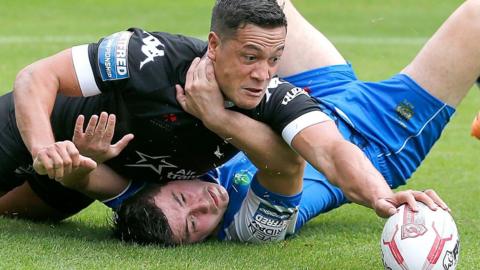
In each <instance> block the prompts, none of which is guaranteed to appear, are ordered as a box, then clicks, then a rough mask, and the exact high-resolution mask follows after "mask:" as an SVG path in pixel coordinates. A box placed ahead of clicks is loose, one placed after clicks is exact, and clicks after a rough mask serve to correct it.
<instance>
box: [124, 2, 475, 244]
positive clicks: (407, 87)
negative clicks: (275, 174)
mask: <svg viewBox="0 0 480 270" xmlns="http://www.w3.org/2000/svg"><path fill="white" fill-rule="evenodd" d="M479 7H480V1H477V0H470V1H466V2H465V3H463V4H462V5H461V6H460V7H459V8H458V9H457V10H456V11H455V12H454V13H453V14H452V15H451V16H450V18H449V19H448V20H447V21H446V22H445V23H444V24H443V25H442V26H441V28H440V29H439V30H438V31H437V32H436V33H435V34H434V36H433V37H432V38H431V39H430V40H429V41H428V42H427V44H426V45H425V46H424V48H423V49H422V50H421V51H420V53H419V54H418V55H417V56H416V57H415V59H414V60H413V61H412V62H411V63H410V64H409V65H408V66H407V67H406V68H405V69H403V70H402V71H401V72H400V73H399V74H397V75H395V76H393V77H392V78H390V79H387V80H384V81H380V82H363V81H360V80H358V79H357V78H356V76H355V74H354V72H353V70H352V68H351V66H350V65H349V64H347V62H346V61H345V60H344V59H343V57H342V56H341V55H340V54H339V53H338V51H337V50H336V49H335V48H334V47H333V46H332V45H331V43H330V42H328V40H326V39H325V37H324V36H323V35H322V34H321V33H319V32H318V31H316V30H315V29H314V28H313V27H312V26H311V25H310V24H308V22H306V21H305V20H304V19H303V18H302V17H301V16H300V15H299V14H298V13H297V11H296V10H295V9H294V8H293V7H292V6H291V3H290V2H289V1H286V3H285V12H286V14H287V17H288V20H289V31H288V33H289V34H288V38H287V47H286V48H287V49H286V50H285V53H284V55H283V58H282V61H283V62H282V64H281V66H280V69H279V73H280V75H282V76H285V78H286V80H288V81H290V82H291V83H293V84H295V85H297V86H300V87H304V88H305V89H307V90H308V91H309V92H310V95H312V96H314V97H316V98H317V100H318V101H319V103H320V106H321V107H322V108H323V112H325V113H327V114H328V115H329V116H330V117H331V119H332V120H334V121H335V123H336V125H337V127H338V128H339V130H340V131H341V133H342V135H343V136H344V137H345V138H346V139H348V140H350V141H351V142H352V143H353V144H356V145H357V146H358V147H359V148H360V149H362V151H363V152H364V153H365V155H366V157H367V158H368V159H369V160H370V161H371V162H372V164H374V165H375V167H376V168H377V169H378V170H379V171H380V172H381V174H382V175H383V177H384V178H385V181H386V183H387V184H388V185H389V186H390V187H391V188H395V187H397V186H399V185H403V184H405V183H406V181H407V180H408V179H409V178H410V176H411V174H412V173H413V172H414V171H415V170H416V169H417V168H418V166H419V165H420V163H421V162H422V160H423V159H424V158H425V156H426V155H427V154H428V152H429V150H430V149H431V147H432V146H433V144H434V143H435V142H436V141H437V140H438V138H439V137H440V135H441V131H442V130H443V129H444V127H445V125H446V124H447V123H448V121H449V120H450V118H451V116H452V115H453V113H454V111H455V109H454V108H455V107H456V106H457V105H458V104H459V102H460V101H461V100H462V99H463V98H464V97H465V95H466V93H467V92H468V90H469V89H470V88H471V86H472V85H473V84H474V82H475V80H476V78H477V77H478V74H480V61H478V59H480V51H479V50H478V48H477V45H476V44H477V42H476V41H477V40H479V39H480V31H479V29H478V28H476V26H475V25H476V24H474V23H472V22H478V21H480V14H479V13H478V12H476V11H477V10H478V9H479ZM439 55H440V56H441V57H439ZM305 70H307V71H305ZM192 89H193V90H195V91H194V93H191V94H190V97H191V98H192V97H198V96H201V91H197V90H198V89H195V87H192ZM192 89H190V91H192ZM187 91H189V89H187ZM206 92H208V91H206ZM187 99H188V97H187ZM190 104H196V106H198V105H200V106H198V107H200V108H201V109H196V108H194V109H189V108H185V109H186V110H187V111H189V112H191V113H193V114H194V115H196V116H197V117H199V118H200V119H202V120H204V121H206V120H205V118H204V117H203V114H207V115H208V113H205V111H207V112H208V111H209V110H212V104H209V105H210V106H207V104H203V106H201V104H202V102H201V99H200V102H191V103H190ZM184 105H186V106H187V107H188V106H189V104H188V103H184ZM202 110H205V111H202ZM217 112H218V111H217ZM207 121H208V118H207ZM297 136H300V135H297ZM317 138H318V140H320V136H318V137H317ZM297 139H300V140H305V141H307V142H310V143H311V144H314V143H316V142H315V137H313V136H312V137H310V136H308V135H307V136H306V137H304V138H294V139H293V142H292V146H293V147H294V148H296V149H297V150H298V147H295V146H296V143H298V141H297V142H296V141H295V140H297ZM305 141H304V142H305ZM306 145H309V144H306ZM310 146H311V145H310ZM332 147H335V145H333V146H332ZM303 156H304V157H305V158H306V159H307V160H309V161H311V160H314V159H311V158H309V156H308V155H303ZM320 158H321V157H320ZM325 164H331V163H328V162H325ZM235 174H236V173H235V170H234V171H233V173H232V174H231V176H232V175H235ZM306 176H307V177H308V173H307V174H306ZM316 178H321V177H320V176H318V177H316ZM327 178H329V179H330V180H332V182H333V183H335V184H338V182H336V181H335V180H336V177H335V175H334V176H333V177H331V176H330V175H327ZM231 179H235V177H231ZM231 181H234V180H231ZM253 181H255V180H253ZM234 182H235V181H234ZM240 182H241V181H240ZM314 183H319V182H314ZM312 185H313V184H312ZM340 186H342V185H341V184H340ZM325 187H326V186H325ZM251 188H252V190H253V191H252V193H255V194H254V195H253V197H254V198H256V199H249V198H248V197H245V198H247V199H245V200H246V201H244V202H243V203H242V206H241V207H240V208H236V209H235V207H234V209H235V210H233V212H232V213H230V215H229V212H228V211H229V210H228V208H227V210H226V211H227V212H226V213H227V214H226V216H225V217H226V219H224V221H223V222H225V220H227V224H223V225H221V227H220V228H221V230H220V231H219V232H218V233H219V235H220V237H225V238H227V239H236V240H241V241H252V242H256V241H259V240H262V239H268V237H270V236H272V235H266V234H265V233H264V232H266V231H269V232H271V233H278V235H280V233H279V231H278V230H275V229H278V228H273V226H277V225H279V224H281V225H282V226H284V227H282V228H283V229H285V231H284V233H285V232H286V231H288V229H287V228H292V227H293V228H295V227H296V228H297V229H298V227H299V226H294V224H297V225H300V224H301V219H297V222H298V223H295V222H290V223H288V226H287V223H283V222H281V221H282V219H281V218H283V217H285V216H288V215H284V214H283V213H284V212H282V210H280V211H279V212H275V211H273V210H272V209H285V208H288V207H286V206H285V205H282V203H281V202H283V199H280V197H278V196H273V195H272V194H271V193H270V192H271V190H270V191H269V190H265V189H264V187H262V186H259V185H258V184H255V182H252V184H251ZM306 190H308V187H306V189H305V190H304V192H305V191H306ZM326 190H329V189H326ZM408 192H411V193H413V194H417V196H418V197H416V198H417V199H421V198H422V197H423V195H419V194H418V193H420V192H418V191H407V193H408ZM173 193H175V192H173ZM427 193H429V194H428V195H429V196H430V197H431V198H436V199H435V200H436V201H437V202H438V200H437V199H438V197H437V196H436V195H435V194H434V193H433V192H432V191H427ZM265 194H266V196H265V197H262V195H265ZM318 194H320V193H316V194H315V195H314V196H312V195H311V197H309V196H308V195H307V194H306V193H304V194H303V196H304V198H305V200H312V201H315V200H317V199H318V200H319V199H320V198H321V196H318ZM321 194H325V195H326V196H327V198H328V199H327V201H328V202H329V203H331V204H330V207H335V206H338V204H341V203H343V202H344V201H345V200H343V201H342V199H339V200H337V199H338V198H342V197H338V196H336V195H330V196H329V195H328V194H336V193H335V192H333V193H332V192H328V191H327V192H323V193H321ZM345 194H347V197H348V193H345ZM290 195H291V194H290ZM350 196H351V194H350ZM421 196H422V197H421ZM259 198H260V199H259ZM272 198H273V199H272ZM410 198H412V197H410ZM173 199H175V198H173ZM180 199H181V198H179V203H181V204H182V205H186V203H185V202H184V201H181V200H180ZM290 199H292V197H291V196H290V197H289V198H287V199H285V201H287V202H292V201H294V200H295V199H292V200H291V201H290ZM336 200H337V201H336ZM252 201H255V203H251V202H252ZM265 201H267V202H265ZM234 203H235V204H240V203H239V202H237V201H235V202H234ZM272 204H273V205H275V204H277V206H278V207H277V208H275V207H272ZM440 204H441V203H440ZM252 205H254V207H253V208H251V206H252ZM306 205H307V204H306ZM325 205H329V204H328V203H327V204H325ZM127 206H128V203H126V204H124V205H123V207H127ZM289 206H290V207H291V206H292V204H290V205H289ZM442 206H443V207H444V205H442ZM242 207H245V208H242ZM299 208H300V209H302V202H300V203H299ZM265 209H268V210H265ZM313 209H315V208H313ZM318 209H320V210H318ZM318 209H317V210H314V211H312V212H313V213H316V214H318V213H319V212H321V211H323V210H326V209H329V207H328V206H327V207H325V208H323V209H322V207H319V208H318ZM249 210H250V212H249ZM163 211H164V213H165V211H166V210H165V209H163ZM167 211H168V210H167ZM315 211H318V212H315ZM293 212H294V211H290V212H289V213H290V214H291V213H293ZM312 216H313V215H312ZM257 217H258V220H257V219H256V218H257ZM310 217H311V216H310ZM124 218H125V221H126V220H129V219H128V218H129V216H128V215H126V216H125V217H124ZM235 218H239V219H240V220H241V221H240V222H239V223H237V221H236V220H235ZM167 219H168V218H167ZM180 220H181V221H183V220H184V219H180ZM185 220H186V221H189V220H190V219H189V217H188V216H187V217H185ZM298 220H300V221H298ZM260 221H261V222H260ZM228 222H232V223H228ZM253 223H255V225H252V224H253ZM186 225H188V223H187V222H186ZM189 226H191V225H189ZM262 226H263V227H262ZM279 226H280V225H279ZM184 227H185V226H183V227H182V228H184ZM280 227H281V226H280ZM125 228H128V224H126V226H125ZM242 228H243V229H242ZM172 229H174V228H172ZM175 230H176V229H175ZM125 232H127V231H125V230H124V231H123V235H122V236H127V238H130V239H134V240H135V237H131V236H128V234H126V233H125ZM174 232H179V231H174ZM182 232H183V231H180V233H182ZM138 235H139V236H142V237H143V236H147V235H146V234H143V235H142V234H141V233H140V234H138ZM174 235H175V233H174ZM257 236H259V237H257ZM140 238H141V237H140ZM141 239H143V238H141ZM141 239H140V240H141ZM272 239H275V237H272V238H270V239H269V240H272ZM137 240H139V239H137Z"/></svg>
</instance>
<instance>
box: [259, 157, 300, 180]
mask: <svg viewBox="0 0 480 270" xmlns="http://www.w3.org/2000/svg"><path fill="white" fill-rule="evenodd" d="M305 165H306V162H305V160H304V159H303V158H302V157H300V156H298V155H295V156H294V157H291V158H289V159H288V160H287V161H285V162H283V164H281V166H280V167H270V168H269V167H268V165H267V166H266V168H265V169H264V170H263V171H264V172H267V173H268V174H271V175H279V174H281V175H283V176H291V177H297V176H298V175H303V170H304V169H305Z"/></svg>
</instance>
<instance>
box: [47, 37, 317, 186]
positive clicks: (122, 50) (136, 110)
mask: <svg viewBox="0 0 480 270" xmlns="http://www.w3.org/2000/svg"><path fill="white" fill-rule="evenodd" d="M206 49H207V44H206V43H205V42H203V41H200V40H198V39H195V38H189V37H184V36H181V35H172V34H168V33H162V32H151V33H149V32H145V31H144V30H141V29H137V28H132V29H129V30H128V31H122V32H119V33H116V34H113V35H111V36H108V37H106V38H104V39H101V40H100V41H99V42H98V43H93V44H88V45H81V46H77V47H74V48H72V56H73V62H74V66H75V71H76V74H77V78H78V80H79V84H80V87H81V90H82V92H83V94H84V95H85V96H92V97H89V98H87V99H86V98H82V99H80V100H83V101H80V100H77V99H69V98H67V99H64V100H63V101H62V102H63V103H75V104H82V105H70V106H67V107H68V108H65V106H56V110H55V111H56V112H57V113H56V115H58V117H76V115H77V114H78V113H82V110H86V111H88V112H87V113H86V115H87V116H88V115H89V114H91V113H92V112H97V113H98V111H99V110H106V111H107V112H109V113H115V114H117V119H118V120H117V122H119V124H118V130H117V131H116V132H117V138H119V137H120V136H123V135H124V134H126V133H127V132H131V133H133V134H134V135H135V139H134V140H133V141H132V142H131V143H130V144H129V145H128V147H127V148H126V149H125V150H124V151H123V152H122V153H121V154H120V155H119V156H118V157H116V158H114V159H112V160H110V161H108V164H109V165H110V166H112V167H113V168H114V169H115V170H116V171H117V172H119V173H121V174H123V175H125V176H127V177H131V178H135V179H143V180H148V181H159V180H160V181H162V180H175V179H191V178H196V177H198V176H199V175H202V174H203V173H205V172H206V171H207V170H209V169H211V168H213V167H216V166H218V165H220V164H222V163H224V162H225V161H226V160H228V159H229V158H231V157H232V156H233V155H234V154H235V153H237V152H238V150H237V149H235V148H234V147H233V146H232V145H231V144H229V143H228V141H224V140H223V139H222V138H220V137H219V136H217V135H216V134H214V133H212V132H211V131H210V130H208V129H207V128H206V127H205V126H204V125H203V124H202V122H201V121H200V120H199V119H197V118H195V117H193V116H191V115H190V114H188V113H186V112H185V111H183V110H182V109H181V107H180V105H179V104H178V102H177V100H176V91H175V85H176V84H180V85H184V84H185V78H186V73H187V70H188V68H189V66H190V64H191V62H192V61H193V59H194V58H195V57H201V56H203V55H204V54H205V53H206ZM73 100H75V101H73ZM86 100H89V101H86ZM91 104H93V105H91ZM57 107H63V108H61V109H58V108H57ZM231 109H232V110H237V111H240V112H242V113H244V114H246V115H248V116H250V117H252V118H254V119H256V120H259V121H262V122H264V123H266V124H267V125H269V126H271V127H272V128H273V129H274V130H275V131H276V132H278V133H279V134H282V135H283V136H284V138H286V140H287V141H290V140H291V138H293V136H294V135H295V134H296V133H298V131H300V130H301V129H303V128H304V127H306V126H309V125H311V124H314V123H318V122H321V121H323V120H324V119H323V114H322V113H321V112H320V111H319V109H318V107H317V104H316V103H315V101H314V100H313V99H311V98H310V97H309V96H308V94H306V93H305V92H304V91H303V90H302V89H299V88H295V87H293V86H292V85H290V84H288V83H286V82H283V81H281V80H279V79H278V78H274V79H273V80H272V81H271V83H270V85H269V89H268V90H267V94H266V96H265V97H264V99H263V100H262V101H261V103H260V105H259V106H258V107H257V108H255V109H253V110H247V111H246V110H240V109H238V108H236V107H232V108H231ZM318 116H320V117H318ZM70 122H74V120H70ZM64 130H67V129H64ZM71 130H73V128H72V129H71ZM66 132H67V133H66V135H65V136H66V137H68V136H69V135H70V133H68V131H66ZM252 132H254V131H252ZM57 139H58V138H57Z"/></svg>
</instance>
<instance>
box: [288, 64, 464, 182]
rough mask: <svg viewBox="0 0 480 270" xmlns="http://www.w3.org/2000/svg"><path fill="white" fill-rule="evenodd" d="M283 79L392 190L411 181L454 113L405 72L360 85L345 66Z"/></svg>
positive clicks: (324, 68) (310, 71)
mask: <svg viewBox="0 0 480 270" xmlns="http://www.w3.org/2000/svg"><path fill="white" fill-rule="evenodd" d="M285 79H286V80H287V81H289V82H290V83H292V84H294V85H296V86H298V87H302V88H305V89H306V90H307V91H308V92H309V93H310V95H311V96H312V97H314V98H316V99H317V100H318V101H319V102H320V104H321V106H323V107H324V108H326V111H327V113H329V114H330V115H331V117H332V118H334V120H336V122H337V125H338V127H339V129H340V131H341V132H342V134H343V135H344V137H345V138H346V139H349V140H356V142H354V143H355V144H357V145H358V146H359V147H360V148H361V149H362V150H363V151H364V152H365V154H366V155H367V157H368V158H369V159H370V160H371V161H372V163H373V164H374V165H375V167H376V168H377V169H378V170H379V171H380V172H381V173H382V174H383V176H384V177H385V179H386V180H387V182H388V184H389V185H390V186H391V187H392V188H395V187H397V186H399V185H403V184H405V182H406V180H407V179H408V178H410V176H411V175H412V174H413V172H414V171H415V170H416V169H417V168H418V166H419V165H420V163H421V162H422V161H423V159H424V158H425V156H426V155H427V154H428V152H429V151H430V149H431V148H432V146H433V144H434V143H435V142H436V141H437V140H438V138H439V137H440V135H441V133H442V130H443V129H444V127H445V125H446V124H447V123H448V122H449V120H450V118H451V117H452V115H453V113H454V112H455V109H454V108H452V107H450V106H449V105H447V104H446V103H444V102H442V101H440V100H439V99H437V98H435V97H434V96H432V95H431V94H430V93H428V92H427V91H426V90H425V89H423V88H422V87H420V86H419V85H418V84H417V83H416V82H415V81H413V80H412V79H411V78H410V77H408V76H407V75H405V74H397V75H395V76H393V77H392V78H390V79H387V80H384V81H380V82H364V81H360V80H358V79H357V77H356V76H355V73H354V71H353V69H352V67H351V66H350V65H335V66H327V67H322V68H318V69H314V70H309V71H306V72H303V73H299V74H296V75H293V76H290V77H287V78H285Z"/></svg>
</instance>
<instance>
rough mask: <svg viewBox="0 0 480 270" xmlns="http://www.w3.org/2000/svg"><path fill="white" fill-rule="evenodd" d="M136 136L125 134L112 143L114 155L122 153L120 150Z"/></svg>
mask: <svg viewBox="0 0 480 270" xmlns="http://www.w3.org/2000/svg"><path fill="white" fill-rule="evenodd" d="M133 138H134V136H133V134H131V133H130V134H127V135H125V136H123V137H122V138H121V139H120V140H119V141H118V142H117V143H116V144H114V145H112V149H113V152H112V154H113V155H114V156H113V157H115V156H117V155H118V154H120V152H122V151H123V149H125V147H127V145H128V143H130V141H131V140H133Z"/></svg>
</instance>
